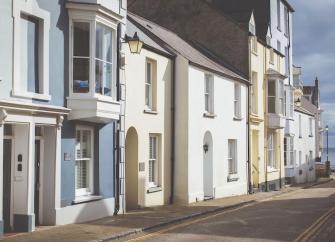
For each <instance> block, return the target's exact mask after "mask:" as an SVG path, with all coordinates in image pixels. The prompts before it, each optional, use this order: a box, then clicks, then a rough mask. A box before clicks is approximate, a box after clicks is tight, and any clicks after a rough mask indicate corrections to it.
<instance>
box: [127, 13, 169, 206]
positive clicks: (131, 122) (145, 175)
mask: <svg viewBox="0 0 335 242" xmlns="http://www.w3.org/2000/svg"><path fill="white" fill-rule="evenodd" d="M135 32H137V34H138V36H139V38H140V39H141V40H142V41H144V45H143V49H142V51H141V53H140V54H138V55H136V54H135V55H134V54H131V53H130V51H129V49H128V48H125V49H127V50H128V51H127V52H126V53H125V73H126V76H127V83H126V100H127V101H126V116H125V117H126V118H125V128H126V167H125V168H126V191H125V192H126V209H127V210H129V209H135V208H138V207H148V206H157V205H163V204H166V203H169V201H170V194H171V190H170V186H171V185H170V181H171V176H170V173H171V157H172V156H171V123H172V120H171V118H172V111H171V104H172V103H171V98H172V96H171V95H172V79H173V55H172V54H171V53H169V52H168V51H167V50H166V49H165V48H163V47H162V46H161V45H159V44H158V43H156V42H155V41H154V40H153V39H152V38H150V37H149V36H148V35H147V34H145V33H144V32H143V31H141V30H140V29H139V28H137V27H136V25H134V21H133V20H132V19H131V18H130V19H129V20H128V24H127V35H128V36H133V35H134V33H135Z"/></svg>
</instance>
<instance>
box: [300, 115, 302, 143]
mask: <svg viewBox="0 0 335 242" xmlns="http://www.w3.org/2000/svg"><path fill="white" fill-rule="evenodd" d="M301 119H302V117H301V114H299V138H302V127H301V125H302V123H301Z"/></svg>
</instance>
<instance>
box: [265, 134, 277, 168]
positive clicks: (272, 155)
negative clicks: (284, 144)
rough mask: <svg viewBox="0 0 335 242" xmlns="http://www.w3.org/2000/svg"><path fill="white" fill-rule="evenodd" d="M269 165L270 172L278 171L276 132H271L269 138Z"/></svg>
mask: <svg viewBox="0 0 335 242" xmlns="http://www.w3.org/2000/svg"><path fill="white" fill-rule="evenodd" d="M267 165H268V167H269V168H270V170H276V169H277V161H276V135H275V133H274V132H271V131H270V132H269V134H268V138H267Z"/></svg>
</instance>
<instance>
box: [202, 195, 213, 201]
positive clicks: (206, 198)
mask: <svg viewBox="0 0 335 242" xmlns="http://www.w3.org/2000/svg"><path fill="white" fill-rule="evenodd" d="M212 199H214V198H213V197H211V196H205V197H204V201H208V200H212Z"/></svg>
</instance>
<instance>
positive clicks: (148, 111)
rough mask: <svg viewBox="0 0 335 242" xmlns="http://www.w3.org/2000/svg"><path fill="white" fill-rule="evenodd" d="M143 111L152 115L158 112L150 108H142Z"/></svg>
mask: <svg viewBox="0 0 335 242" xmlns="http://www.w3.org/2000/svg"><path fill="white" fill-rule="evenodd" d="M143 113H146V114H152V115H157V114H158V112H156V111H152V110H148V109H144V110H143Z"/></svg>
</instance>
